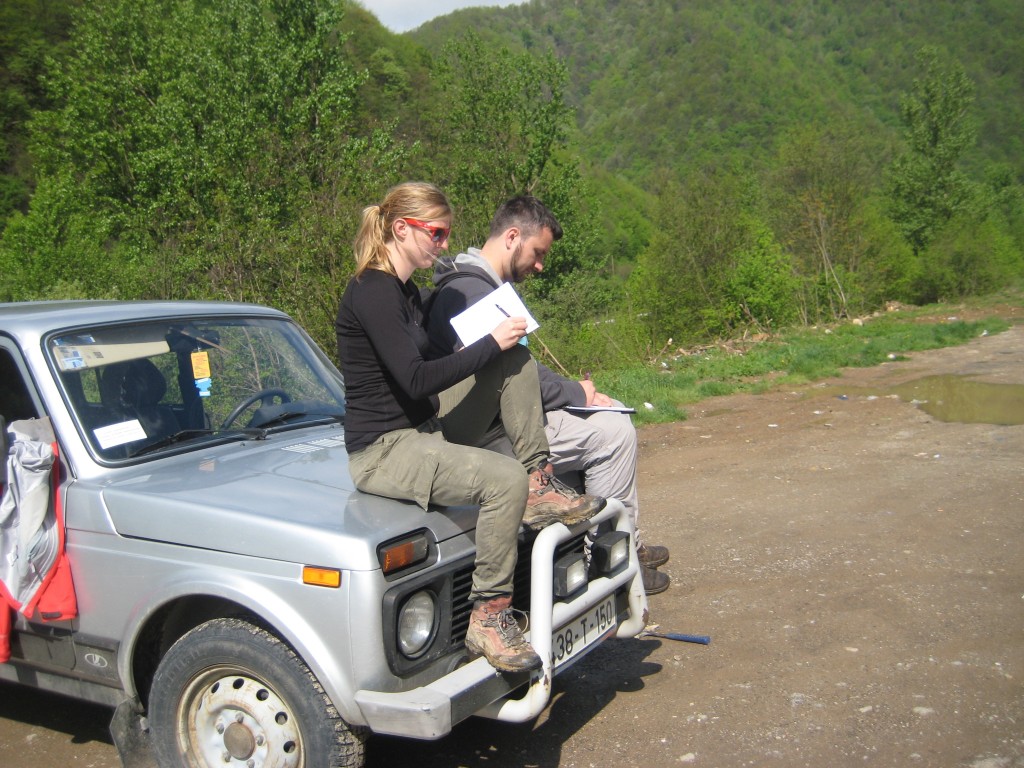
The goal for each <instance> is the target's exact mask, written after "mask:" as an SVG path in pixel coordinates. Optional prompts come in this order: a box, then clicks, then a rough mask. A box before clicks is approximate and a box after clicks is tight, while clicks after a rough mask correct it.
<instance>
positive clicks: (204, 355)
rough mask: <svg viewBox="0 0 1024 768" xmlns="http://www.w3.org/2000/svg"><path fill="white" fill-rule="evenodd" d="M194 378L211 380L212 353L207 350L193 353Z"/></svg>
mask: <svg viewBox="0 0 1024 768" xmlns="http://www.w3.org/2000/svg"><path fill="white" fill-rule="evenodd" d="M192 376H193V378H196V379H208V378H210V353H209V352H206V351H205V350H204V351H202V352H193V353H192Z"/></svg>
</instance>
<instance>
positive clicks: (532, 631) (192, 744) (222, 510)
mask: <svg viewBox="0 0 1024 768" xmlns="http://www.w3.org/2000/svg"><path fill="white" fill-rule="evenodd" d="M344 407H345V399H344V386H343V382H342V379H341V375H340V374H339V373H338V371H337V369H335V367H334V366H333V365H332V364H331V362H330V361H329V360H328V358H327V357H326V356H325V355H324V354H323V352H322V351H321V350H320V349H318V348H317V346H316V345H315V344H314V343H313V342H312V340H311V339H310V338H309V337H308V336H307V335H306V334H305V333H304V332H303V331H302V329H300V328H299V327H298V326H297V325H296V324H295V323H294V322H292V321H291V320H290V319H289V318H288V317H287V316H286V315H284V314H283V313H281V312H278V311H275V310H272V309H268V308H266V307H260V306H253V305H240V304H227V303H215V302H209V303H183V302H163V303H160V302H144V303H117V302H110V303H107V302H62V303H49V302H43V303H31V304H8V305H0V417H2V419H3V420H4V422H5V424H6V426H5V427H3V429H0V434H2V435H4V436H5V438H6V439H5V440H4V441H3V442H4V443H5V444H6V450H5V453H6V454H8V457H7V465H6V470H7V471H6V472H5V473H4V475H0V479H2V480H4V481H5V484H4V489H3V490H4V507H3V509H4V510H6V513H5V514H6V518H7V519H6V520H4V519H0V524H2V525H0V542H2V544H3V552H4V555H5V556H6V560H7V562H8V565H9V566H11V567H13V568H14V570H15V571H17V569H18V568H21V571H20V573H21V574H22V575H24V574H26V573H27V574H35V575H36V576H38V577H39V579H38V580H36V581H35V582H34V587H33V589H35V588H37V587H38V588H40V589H41V590H45V589H46V585H47V581H46V574H47V571H48V570H50V569H54V568H56V567H57V565H59V564H60V563H61V562H63V563H66V564H67V566H69V568H70V577H71V579H70V581H71V582H73V598H74V601H75V602H76V603H77V609H76V611H75V614H74V615H73V616H67V615H64V616H56V617H55V616H51V615H49V614H47V613H46V612H45V610H42V609H41V608H40V606H41V605H43V603H42V602H36V598H37V597H38V594H33V596H32V598H31V599H26V600H22V599H21V598H22V596H20V595H19V594H18V590H19V589H20V588H22V586H23V585H22V586H19V583H20V582H19V583H14V584H12V583H6V584H4V585H3V586H4V589H2V590H0V594H4V595H5V596H6V598H7V602H8V604H9V605H11V606H13V608H15V609H18V608H20V610H16V611H14V613H13V623H11V626H10V636H9V638H8V643H7V649H6V650H7V653H8V654H9V658H8V660H7V661H6V663H0V679H2V680H8V681H13V682H17V683H22V684H25V685H30V686H34V687H37V688H42V689H46V690H49V691H55V692H58V693H62V694H66V695H68V696H72V697H75V698H79V699H84V700H88V701H92V702H98V703H101V704H105V705H109V706H111V707H113V708H115V711H114V715H113V719H112V723H111V732H112V734H113V736H114V740H115V743H116V744H117V746H118V749H119V751H120V753H121V755H122V760H123V761H124V762H125V764H126V765H130V764H138V763H141V762H142V761H149V760H151V759H152V757H153V756H155V759H156V762H157V763H158V764H159V765H161V766H180V765H183V764H184V765H188V766H210V767H212V766H218V768H219V767H221V766H299V767H305V768H311V767H312V766H359V765H361V764H362V763H363V746H364V742H365V739H366V737H367V736H368V735H369V734H370V733H385V734H394V735H400V736H407V737H415V738H422V739H435V738H439V737H441V736H443V735H444V734H446V733H448V732H449V731H450V730H451V728H452V726H453V725H454V724H456V723H458V722H459V721H461V720H464V719H465V718H467V717H470V716H472V715H478V716H484V717H491V718H497V719H500V720H506V721H515V722H522V721H526V720H529V719H532V718H534V717H535V716H536V715H537V714H538V713H539V712H540V711H541V710H542V709H543V708H544V707H545V706H546V704H547V702H548V698H549V696H550V691H551V685H550V683H551V677H552V675H554V674H557V673H558V672H560V671H561V670H563V669H565V668H566V667H567V666H568V665H569V664H571V663H572V662H573V661H575V660H576V659H578V658H580V657H581V656H582V655H583V654H585V653H587V652H588V651H590V650H592V649H593V648H595V647H596V646H597V645H598V644H600V643H601V642H602V641H604V640H605V639H607V638H609V637H612V636H633V635H636V634H637V633H639V632H640V631H641V630H642V629H643V627H644V620H645V618H646V610H647V605H646V600H645V598H644V594H643V589H642V585H641V580H640V578H639V576H638V568H637V563H636V555H635V550H634V547H633V546H632V538H633V530H632V527H631V524H630V521H629V517H628V515H627V514H626V513H625V511H624V509H623V507H622V505H621V504H619V503H618V502H617V501H616V500H614V499H613V500H610V501H609V503H608V505H607V507H606V508H605V509H604V510H603V511H602V512H601V513H600V515H599V516H598V517H597V518H595V519H594V520H593V521H591V522H589V523H587V524H584V525H590V526H593V525H594V524H595V523H596V524H598V525H597V527H596V529H595V531H596V532H595V533H594V534H592V535H591V538H593V542H592V545H588V546H587V547H586V549H587V552H585V551H584V550H585V546H584V536H585V534H586V533H587V531H586V530H585V528H581V527H580V526H576V527H575V528H574V529H569V528H566V527H565V526H563V525H554V526H551V527H549V528H547V529H545V530H543V531H542V532H540V533H539V534H536V535H535V534H533V533H530V532H527V531H523V532H522V534H521V537H520V558H519V567H518V570H517V582H516V586H515V594H516V605H517V607H519V608H522V609H524V610H528V611H529V614H530V618H531V623H530V627H529V633H528V636H529V638H530V642H531V643H532V644H533V646H534V648H536V650H537V652H538V653H539V654H540V656H541V658H542V659H544V667H543V669H542V670H541V671H540V672H537V673H534V674H533V675H526V674H521V675H509V674H500V673H497V672H496V671H495V670H494V669H493V668H492V667H491V666H490V665H489V664H488V663H487V662H486V660H484V659H482V658H477V659H470V658H468V657H467V654H466V651H465V648H464V645H463V640H464V637H465V632H466V626H467V623H468V618H469V611H470V603H469V602H468V600H467V596H468V593H469V589H470V576H471V573H472V570H473V557H474V545H473V535H474V526H475V524H476V510H475V508H471V507H465V508H447V509H431V510H430V511H428V512H423V511H422V510H420V509H419V508H417V507H416V506H415V505H413V504H405V503H401V502H397V501H393V500H389V499H384V498H380V497H376V496H370V495H366V494H362V493H359V492H358V491H356V490H355V489H354V488H353V486H352V483H351V479H350V477H349V473H348V469H347V465H346V461H347V455H346V452H345V444H344V443H345V434H344V429H343V415H344ZM50 441H52V442H50ZM32 443H35V444H37V445H42V446H43V447H44V448H45V451H44V452H46V453H47V454H48V453H49V450H50V446H51V445H52V448H53V450H54V457H55V458H54V459H53V463H52V464H53V465H52V469H46V470H45V476H46V485H45V487H44V492H43V496H44V503H43V508H44V510H45V516H43V517H45V519H42V517H41V516H40V515H36V514H28V509H27V506H25V505H27V504H28V502H27V501H24V499H23V498H22V495H21V493H20V491H19V489H20V487H21V484H22V483H23V482H24V478H23V477H21V473H22V472H23V471H26V468H24V467H21V466H19V464H18V460H17V456H18V455H19V454H18V450H16V449H19V448H24V447H26V446H28V445H29V444H32ZM19 499H21V500H22V501H21V503H22V505H23V506H25V508H22V509H19V506H18V505H19ZM19 527H20V530H19ZM26 529H28V530H26ZM3 537H5V539H4V538H3ZM2 574H6V576H7V578H8V580H9V581H14V582H18V581H19V578H20V577H19V576H18V574H17V573H15V574H14V575H13V576H12V574H11V569H10V568H8V569H7V570H4V571H0V575H2ZM6 610H7V609H6V608H4V607H3V605H2V604H0V611H6ZM9 623H10V622H9ZM2 650H3V649H0V651H2ZM0 658H3V657H2V656H0Z"/></svg>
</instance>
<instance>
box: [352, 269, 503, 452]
mask: <svg viewBox="0 0 1024 768" xmlns="http://www.w3.org/2000/svg"><path fill="white" fill-rule="evenodd" d="M335 331H336V332H337V335H338V359H339V361H340V362H341V372H342V374H343V375H344V376H345V397H346V401H347V403H346V408H345V445H346V447H347V448H348V451H349V453H353V452H354V451H358V450H359V449H360V448H365V447H366V446H367V445H369V444H370V443H372V442H373V441H374V440H376V439H377V438H378V437H380V436H381V435H383V434H385V433H387V432H390V431H392V430H394V429H405V428H409V427H417V426H419V425H420V424H422V423H423V422H425V421H426V420H427V419H429V418H430V417H431V416H434V415H435V414H436V413H437V407H438V400H437V394H438V393H439V392H441V391H443V390H445V389H447V388H448V387H450V386H452V385H453V384H455V383H456V382H458V381H461V380H462V379H464V378H466V377H467V376H469V375H471V374H473V373H475V372H476V371H478V370H480V369H481V368H482V367H484V366H485V365H486V364H487V363H489V362H490V361H491V360H493V359H494V358H495V357H497V356H498V355H499V354H500V352H501V349H500V348H499V347H498V343H497V342H496V341H495V340H494V338H493V337H492V336H491V335H490V334H486V335H485V336H484V337H483V338H481V339H479V340H478V341H475V342H474V343H472V344H470V345H469V346H468V347H466V348H465V349H463V350H461V351H459V352H456V353H454V354H451V355H447V356H445V357H441V358H438V359H435V360H427V359H426V354H427V351H428V349H429V346H430V343H429V340H428V338H427V333H426V331H425V330H424V328H423V306H422V304H421V303H420V296H419V290H418V289H417V288H416V286H415V285H414V284H413V283H412V281H407V282H405V283H403V282H402V281H401V280H399V279H398V278H397V277H395V276H394V275H389V274H388V273H386V272H382V271H380V270H377V269H367V270H365V271H364V272H363V273H362V274H361V275H360V276H359V277H358V278H352V279H351V280H349V282H348V285H347V286H346V287H345V293H344V295H343V296H342V298H341V304H340V306H339V308H338V319H337V321H336V322H335Z"/></svg>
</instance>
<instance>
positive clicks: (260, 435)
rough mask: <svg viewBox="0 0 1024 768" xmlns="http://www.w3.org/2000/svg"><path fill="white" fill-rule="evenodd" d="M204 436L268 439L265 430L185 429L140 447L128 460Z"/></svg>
mask: <svg viewBox="0 0 1024 768" xmlns="http://www.w3.org/2000/svg"><path fill="white" fill-rule="evenodd" d="M204 435H232V436H237V437H240V438H241V437H255V438H256V439H257V440H262V439H264V438H265V437H266V431H265V430H263V429H183V430H181V431H180V432H175V433H174V434H173V435H167V436H166V437H161V438H159V439H157V440H154V441H153V442H151V443H146V444H145V445H141V446H139V447H138V448H136V449H135V450H134V451H131V452H130V453H129V454H128V458H129V459H134V458H135V457H136V456H145V455H146V454H147V453H153V451H159V450H160V449H161V448H166V447H167V446H169V445H174V444H175V443H181V442H184V441H185V440H190V439H192V438H193V437H201V436H204Z"/></svg>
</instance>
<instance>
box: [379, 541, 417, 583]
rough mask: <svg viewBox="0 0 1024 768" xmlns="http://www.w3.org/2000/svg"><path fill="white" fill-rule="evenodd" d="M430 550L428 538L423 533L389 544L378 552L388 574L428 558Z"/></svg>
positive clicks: (385, 572) (381, 563)
mask: <svg viewBox="0 0 1024 768" xmlns="http://www.w3.org/2000/svg"><path fill="white" fill-rule="evenodd" d="M428 552H429V547H428V546H427V539H426V537H425V536H423V535H422V534H421V535H417V536H415V537H414V538H411V539H405V540H403V541H396V542H395V543H393V544H388V545H386V546H385V547H383V548H382V549H381V550H380V552H379V553H378V557H379V558H380V567H381V570H382V571H384V574H385V575H387V574H389V573H393V572H395V571H398V570H401V569H402V568H408V567H409V566H410V565H415V564H416V563H419V562H422V561H423V560H426V559H427V553H428Z"/></svg>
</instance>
